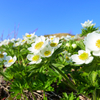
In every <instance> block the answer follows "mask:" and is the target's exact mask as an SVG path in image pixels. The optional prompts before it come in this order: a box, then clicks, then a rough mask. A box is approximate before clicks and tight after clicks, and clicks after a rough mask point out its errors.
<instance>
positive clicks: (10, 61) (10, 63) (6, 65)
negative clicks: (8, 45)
mask: <svg viewBox="0 0 100 100" xmlns="http://www.w3.org/2000/svg"><path fill="white" fill-rule="evenodd" d="M16 59H17V58H16V56H14V57H13V58H12V57H11V56H7V57H6V60H7V62H4V65H5V67H10V66H11V65H12V64H13V63H14V62H15V61H16Z"/></svg>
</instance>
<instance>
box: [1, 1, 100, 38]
mask: <svg viewBox="0 0 100 100" xmlns="http://www.w3.org/2000/svg"><path fill="white" fill-rule="evenodd" d="M88 19H89V20H93V23H96V27H98V26H100V0H0V37H1V35H2V33H3V39H6V38H7V35H8V34H10V33H11V35H10V38H13V37H14V33H13V32H14V30H15V32H17V31H18V34H17V38H22V36H23V35H25V33H29V32H33V31H34V30H35V29H37V31H36V33H35V34H36V35H38V36H40V35H47V34H55V33H69V32H71V33H72V34H73V35H75V34H79V33H81V28H82V26H81V23H84V22H85V21H87V20H88Z"/></svg>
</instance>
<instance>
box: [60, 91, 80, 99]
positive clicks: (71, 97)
mask: <svg viewBox="0 0 100 100" xmlns="http://www.w3.org/2000/svg"><path fill="white" fill-rule="evenodd" d="M60 100H79V97H78V98H77V97H76V95H74V94H73V92H72V93H71V94H69V95H67V94H66V93H63V98H61V99H60Z"/></svg>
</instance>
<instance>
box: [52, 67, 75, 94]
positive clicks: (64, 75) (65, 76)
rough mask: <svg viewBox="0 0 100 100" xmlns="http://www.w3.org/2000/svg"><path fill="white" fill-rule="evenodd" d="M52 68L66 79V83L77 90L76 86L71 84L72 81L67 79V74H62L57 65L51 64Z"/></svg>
mask: <svg viewBox="0 0 100 100" xmlns="http://www.w3.org/2000/svg"><path fill="white" fill-rule="evenodd" d="M52 67H53V68H54V69H56V70H57V71H58V72H59V73H60V74H61V75H62V76H63V77H64V78H65V79H66V81H67V82H68V83H69V84H68V85H69V86H70V87H71V88H72V89H73V90H75V91H76V92H77V88H76V86H75V85H73V83H72V82H71V81H70V80H69V78H68V76H67V75H66V74H64V73H63V72H62V71H60V70H59V69H58V68H57V67H55V66H54V65H53V66H52Z"/></svg>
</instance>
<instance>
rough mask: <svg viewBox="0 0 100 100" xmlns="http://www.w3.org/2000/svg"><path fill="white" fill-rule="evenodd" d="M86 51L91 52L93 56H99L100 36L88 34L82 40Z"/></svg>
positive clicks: (94, 33) (93, 33)
mask: <svg viewBox="0 0 100 100" xmlns="http://www.w3.org/2000/svg"><path fill="white" fill-rule="evenodd" d="M84 44H85V46H86V48H87V49H89V50H90V51H93V55H95V56H100V34H99V33H96V32H92V33H89V34H88V35H87V37H86V38H85V39H84Z"/></svg>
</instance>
